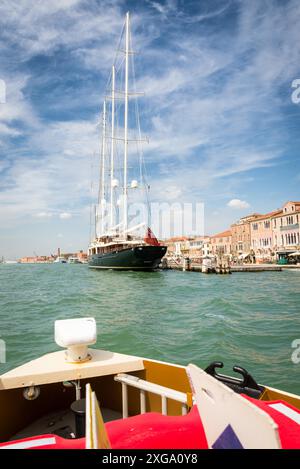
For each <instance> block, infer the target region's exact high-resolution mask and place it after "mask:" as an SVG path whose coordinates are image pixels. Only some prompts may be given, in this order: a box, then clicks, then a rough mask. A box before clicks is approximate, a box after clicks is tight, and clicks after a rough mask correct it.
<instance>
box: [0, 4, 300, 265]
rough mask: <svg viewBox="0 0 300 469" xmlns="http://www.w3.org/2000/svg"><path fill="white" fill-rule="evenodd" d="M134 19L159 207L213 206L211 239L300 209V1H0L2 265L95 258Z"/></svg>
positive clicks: (208, 209) (208, 225)
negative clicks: (98, 189) (108, 125)
mask: <svg viewBox="0 0 300 469" xmlns="http://www.w3.org/2000/svg"><path fill="white" fill-rule="evenodd" d="M127 10H130V12H131V25H132V36H133V43H134V48H135V49H136V50H138V51H139V54H138V55H137V57H136V72H137V81H138V83H137V87H138V88H139V89H140V90H142V91H144V92H145V97H143V98H142V99H141V104H140V106H141V119H142V128H143V131H144V133H145V134H147V136H148V137H149V144H147V145H146V146H145V147H144V153H145V159H146V164H147V168H148V175H149V179H150V182H151V187H152V199H153V200H154V201H165V200H167V201H168V202H178V201H182V202H204V204H205V231H206V233H208V234H211V233H214V232H217V231H221V230H223V229H226V228H227V227H228V226H229V225H230V223H232V222H234V221H235V220H237V219H238V218H239V217H240V216H243V215H246V214H248V213H251V212H253V211H255V212H261V213H264V212H267V211H270V210H273V209H275V208H277V207H280V206H281V205H282V204H283V203H284V202H285V201H286V200H299V199H300V191H299V185H300V163H299V143H300V141H299V139H300V137H299V135H300V132H299V130H300V103H299V104H295V103H293V102H292V100H291V95H292V91H293V89H292V87H291V84H292V81H293V80H295V79H297V78H300V43H299V30H300V4H299V2H298V1H296V0H290V1H282V0H281V1H279V0H278V1H276V0H251V2H249V1H243V0H210V1H207V0H206V1H200V0H198V1H180V0H177V1H176V0H169V1H150V0H149V1H130V2H125V1H117V0H113V1H109V0H103V1H102V0H88V1H87V0H51V2H44V1H37V0H35V1H34V0H20V1H14V0H2V1H1V3H0V23H1V33H0V79H2V80H5V82H6V87H7V96H6V103H5V104H0V219H1V225H0V256H1V255H4V256H5V257H7V258H9V257H11V258H13V257H17V256H21V255H26V254H28V255H32V254H33V252H37V253H38V254H42V253H45V254H47V253H50V252H54V251H56V249H57V247H58V246H61V247H62V249H63V250H65V251H72V250H76V249H79V248H81V249H86V247H87V244H88V240H89V218H90V215H89V210H90V203H91V190H90V186H91V172H93V174H94V175H95V174H96V170H97V169H95V166H94V168H93V171H91V160H92V155H93V154H94V153H99V114H100V109H101V105H102V100H103V96H104V88H105V84H106V81H107V76H108V74H109V72H110V67H111V64H112V59H113V57H114V52H115V48H116V44H117V41H118V38H119V35H120V30H121V28H122V25H123V21H124V15H125V13H126V11H127ZM232 200H237V202H235V203H230V202H231V201H232Z"/></svg>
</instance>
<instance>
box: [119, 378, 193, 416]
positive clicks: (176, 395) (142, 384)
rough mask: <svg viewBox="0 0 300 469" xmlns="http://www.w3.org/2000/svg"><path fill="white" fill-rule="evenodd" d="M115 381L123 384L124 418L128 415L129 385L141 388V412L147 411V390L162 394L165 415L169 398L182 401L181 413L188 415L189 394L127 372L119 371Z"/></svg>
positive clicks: (162, 408)
mask: <svg viewBox="0 0 300 469" xmlns="http://www.w3.org/2000/svg"><path fill="white" fill-rule="evenodd" d="M114 380H115V381H118V382H119V383H121V384H122V416H123V419H125V418H127V417H128V392H127V391H128V390H127V387H128V386H132V387H133V388H137V389H139V390H140V413H141V414H144V413H145V412H146V394H145V392H146V391H147V392H150V393H152V394H156V395H158V396H161V413H162V414H163V415H168V402H167V399H171V400H173V401H177V402H180V403H181V404H182V406H181V413H182V415H186V414H187V412H188V396H187V394H186V393H184V392H180V391H176V390H175V389H171V388H167V387H165V386H161V385H160V384H155V383H151V382H149V381H145V380H143V379H140V378H138V377H137V376H133V375H128V374H125V373H119V374H118V375H116V376H115V377H114Z"/></svg>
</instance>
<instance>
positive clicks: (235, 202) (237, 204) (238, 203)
mask: <svg viewBox="0 0 300 469" xmlns="http://www.w3.org/2000/svg"><path fill="white" fill-rule="evenodd" d="M227 205H228V207H231V208H236V209H238V210H240V209H243V208H249V207H250V204H248V202H246V201H245V200H240V199H232V200H230V201H229V202H228V204H227Z"/></svg>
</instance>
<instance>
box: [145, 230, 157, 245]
mask: <svg viewBox="0 0 300 469" xmlns="http://www.w3.org/2000/svg"><path fill="white" fill-rule="evenodd" d="M144 241H145V243H147V244H151V246H160V244H159V241H158V239H157V238H156V236H155V235H154V234H153V233H152V231H151V229H150V228H148V230H147V233H146V236H145V238H144Z"/></svg>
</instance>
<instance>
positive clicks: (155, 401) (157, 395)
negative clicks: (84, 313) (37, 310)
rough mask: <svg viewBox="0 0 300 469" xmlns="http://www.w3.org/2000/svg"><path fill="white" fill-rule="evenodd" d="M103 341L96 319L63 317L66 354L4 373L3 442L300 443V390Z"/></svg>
mask: <svg viewBox="0 0 300 469" xmlns="http://www.w3.org/2000/svg"><path fill="white" fill-rule="evenodd" d="M96 338H97V333H96V324H95V320H94V319H93V318H80V319H74V320H72V319H71V320H70V319H68V320H60V321H56V323H55V340H56V343H57V344H58V345H59V346H60V347H64V348H66V351H58V352H54V353H49V354H46V355H44V356H42V357H40V358H37V359H36V360H33V361H31V362H28V363H25V364H24V365H21V366H19V367H17V368H15V369H12V370H11V371H8V372H7V373H4V374H3V375H1V376H0V441H2V443H1V444H0V448H1V447H2V448H32V447H37V448H47V449H51V448H78V449H79V448H82V449H83V448H86V447H87V448H97V447H98V448H99V447H111V448H112V449H115V448H119V449H122V448H123V449H124V448H127V449H128V448H129V449H138V448H152V449H155V448H169V449H175V448H181V449H182V448H185V449H206V448H256V447H257V448H300V410H299V409H300V397H299V396H297V395H293V394H290V393H287V392H284V391H279V390H277V389H273V388H270V387H268V386H263V385H259V384H257V383H256V382H255V380H254V379H253V378H252V377H251V376H250V375H249V374H248V373H247V372H246V370H244V369H243V368H240V367H235V368H234V371H235V372H237V373H239V374H240V375H241V376H242V379H240V378H232V377H228V376H225V375H221V374H217V373H216V370H217V369H218V368H220V367H222V364H221V363H213V364H211V365H210V366H209V367H207V368H206V370H205V371H204V370H201V369H200V368H199V367H196V366H195V365H188V366H187V367H185V366H180V365H177V364H172V363H166V362H161V361H156V360H153V359H147V358H142V357H139V356H132V355H126V354H122V353H117V352H111V351H105V350H99V349H95V348H88V346H89V345H93V344H95V342H96ZM91 390H92V391H93V392H91ZM98 401H99V403H100V405H101V410H100V408H98ZM92 421H93V422H92ZM97 428H98V430H97ZM99 432H100V433H101V434H102V435H105V438H104V443H103V438H102V443H99V441H98V440H99V439H97V435H98V436H99V434H100V433H99ZM99 444H100V446H99ZM101 444H102V446H101ZM103 445H104V446H103Z"/></svg>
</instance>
